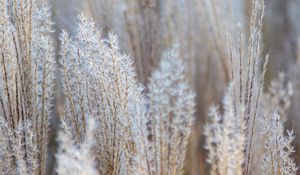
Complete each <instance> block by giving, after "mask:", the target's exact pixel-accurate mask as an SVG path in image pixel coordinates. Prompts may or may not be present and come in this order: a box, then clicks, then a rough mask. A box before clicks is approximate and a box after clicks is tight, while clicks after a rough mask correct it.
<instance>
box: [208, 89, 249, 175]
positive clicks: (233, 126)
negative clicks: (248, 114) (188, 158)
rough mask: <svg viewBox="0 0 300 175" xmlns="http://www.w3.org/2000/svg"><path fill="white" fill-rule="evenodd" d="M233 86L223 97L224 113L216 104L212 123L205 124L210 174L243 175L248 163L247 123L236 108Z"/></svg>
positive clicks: (211, 113)
mask: <svg viewBox="0 0 300 175" xmlns="http://www.w3.org/2000/svg"><path fill="white" fill-rule="evenodd" d="M232 88H233V86H232V85H231V86H230V87H229V88H228V90H227V92H226V94H225V97H224V99H223V111H224V112H223V114H220V112H219V109H218V108H217V107H214V106H213V107H211V108H210V112H209V116H210V119H211V123H209V124H206V126H205V129H204V134H205V136H206V146H205V148H206V149H207V150H208V157H207V162H208V163H209V164H210V166H211V167H210V174H212V175H217V174H235V175H241V174H243V172H244V170H243V164H244V163H245V155H244V152H245V143H246V142H245V141H246V126H245V124H246V122H245V119H244V118H243V117H242V116H241V115H240V114H241V113H242V112H241V111H236V109H235V107H234V103H233V102H234V96H233V89H232Z"/></svg>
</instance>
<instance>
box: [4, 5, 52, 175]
mask: <svg viewBox="0 0 300 175" xmlns="http://www.w3.org/2000/svg"><path fill="white" fill-rule="evenodd" d="M15 12H17V13H15ZM50 16H51V15H50V13H49V9H48V8H47V7H42V8H41V9H37V7H36V6H35V5H34V4H33V3H30V1H26V0H25V1H18V0H17V1H14V2H12V1H1V2H0V79H1V81H0V118H1V119H0V120H1V124H0V127H1V151H0V166H1V167H0V168H1V170H0V171H1V172H7V173H8V174H45V168H46V157H47V156H46V151H47V146H46V145H47V132H48V117H49V115H50V112H51V106H52V103H51V102H52V86H53V77H54V74H53V65H54V56H53V55H54V52H53V47H52V39H51V33H52V30H51V25H52V23H51V20H50Z"/></svg>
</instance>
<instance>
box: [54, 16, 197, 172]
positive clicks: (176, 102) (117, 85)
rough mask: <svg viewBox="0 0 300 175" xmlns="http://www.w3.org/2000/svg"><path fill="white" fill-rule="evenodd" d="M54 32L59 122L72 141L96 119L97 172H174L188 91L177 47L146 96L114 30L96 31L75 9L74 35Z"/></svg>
mask: <svg viewBox="0 0 300 175" xmlns="http://www.w3.org/2000/svg"><path fill="white" fill-rule="evenodd" d="M60 40H61V42H62V47H61V52H60V55H61V59H60V60H61V64H62V69H61V73H62V76H63V77H64V78H63V88H64V93H65V96H66V102H65V107H64V110H63V111H64V113H63V116H62V118H63V121H64V122H65V123H66V127H65V129H68V130H69V131H70V133H71V138H72V139H73V140H74V142H75V143H77V144H79V143H80V142H82V140H83V139H84V137H85V136H84V135H83V133H84V131H85V130H86V129H87V128H86V116H87V115H89V116H92V117H93V118H94V119H95V123H96V124H95V125H96V129H95V130H94V132H93V133H94V135H95V140H96V143H95V146H94V147H93V153H94V155H95V157H96V161H97V169H98V172H99V174H112V175H114V174H161V173H162V174H164V173H169V174H181V173H182V167H183V162H184V159H185V150H186V145H187V141H188V137H189V133H190V131H191V125H192V120H193V112H194V94H193V93H192V91H191V90H190V87H189V85H188V83H187V81H186V77H185V66H184V65H183V63H182V62H181V60H180V59H179V56H178V52H177V50H176V49H174V50H172V51H169V52H166V54H165V55H164V59H163V60H162V62H161V64H160V67H159V68H158V69H157V70H156V71H154V73H153V74H152V77H151V78H150V82H151V83H150V85H149V87H148V89H149V93H148V94H147V97H146V98H145V97H143V95H142V91H143V88H141V87H140V86H139V85H138V83H137V82H136V80H135V71H134V69H133V65H132V61H131V59H130V58H129V57H128V56H126V55H124V54H123V53H122V52H121V51H120V49H119V46H118V41H117V38H116V36H115V35H113V34H109V35H108V37H107V38H103V37H101V35H100V32H99V30H98V29H97V27H96V25H95V24H94V22H93V21H92V20H90V19H88V18H86V17H84V15H81V16H80V17H79V23H78V34H77V36H75V37H74V38H69V37H68V35H67V33H65V32H63V33H62V35H61V37H60ZM103 160H105V161H103Z"/></svg>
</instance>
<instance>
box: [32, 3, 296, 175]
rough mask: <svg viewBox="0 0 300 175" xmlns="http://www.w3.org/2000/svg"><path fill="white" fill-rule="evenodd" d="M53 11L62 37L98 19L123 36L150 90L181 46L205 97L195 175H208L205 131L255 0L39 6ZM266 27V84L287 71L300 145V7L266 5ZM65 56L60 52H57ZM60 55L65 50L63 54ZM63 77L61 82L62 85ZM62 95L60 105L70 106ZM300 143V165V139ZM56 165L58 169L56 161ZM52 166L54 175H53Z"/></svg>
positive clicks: (192, 160) (200, 103)
mask: <svg viewBox="0 0 300 175" xmlns="http://www.w3.org/2000/svg"><path fill="white" fill-rule="evenodd" d="M37 1H38V3H40V4H42V3H45V1H46V2H47V3H48V4H50V6H51V11H52V16H53V21H54V30H55V33H54V38H56V43H55V44H56V48H59V42H58V37H59V33H60V32H61V31H62V30H66V31H67V32H68V33H70V35H72V34H75V33H76V29H77V27H76V21H77V16H78V15H79V14H80V13H85V14H86V15H88V16H90V17H92V18H93V19H94V20H95V22H96V23H97V25H98V26H99V28H100V29H101V30H102V34H103V35H104V36H105V35H107V34H108V32H115V33H116V34H117V35H118V37H119V39H120V45H121V47H122V50H123V51H124V52H125V53H127V54H128V55H130V57H132V58H133V60H134V63H135V66H136V71H137V78H138V80H139V81H140V83H144V84H147V82H148V77H149V75H150V73H151V71H152V70H153V69H154V68H155V67H156V66H157V64H158V62H159V60H160V57H161V54H162V52H163V51H164V50H166V49H168V48H170V47H172V46H173V45H174V44H178V45H179V46H180V55H181V59H183V60H184V61H185V62H186V64H187V66H188V70H189V75H188V79H189V80H190V83H191V84H192V85H193V86H194V89H195V91H196V93H197V106H196V108H197V112H196V114H195V119H196V123H195V126H194V129H193V134H192V136H191V138H190V144H189V151H188V155H187V157H188V159H187V163H186V174H187V175H204V174H207V166H206V162H205V153H206V152H205V150H204V148H203V145H204V137H203V135H202V130H203V125H204V124H205V121H206V118H207V117H206V116H207V115H206V114H207V110H208V107H209V106H210V105H211V104H212V103H214V104H218V103H220V100H221V98H222V95H223V91H224V90H225V89H226V88H225V87H226V84H227V82H228V81H229V79H230V78H229V69H230V67H229V60H228V58H227V57H226V55H228V54H226V53H227V52H228V48H229V46H228V43H227V42H226V41H227V37H228V35H231V36H232V37H233V38H235V37H238V33H239V32H242V33H243V35H244V36H245V37H247V33H248V28H249V18H250V15H251V7H252V0H226V1H224V0H49V1H47V0H37ZM265 5H266V11H265V12H266V13H265V18H264V25H263V43H262V45H263V53H264V54H270V64H269V67H268V72H267V76H266V85H267V84H268V82H269V81H270V80H271V79H272V78H273V77H275V76H277V74H278V73H279V72H284V73H285V74H286V77H287V78H288V79H289V80H290V81H291V82H292V83H293V96H292V100H291V107H290V110H289V113H288V116H287V118H288V122H287V124H288V128H293V129H294V130H295V132H296V137H297V138H300V106H299V105H300V69H299V68H300V56H299V54H300V45H299V44H300V10H299V8H300V0H266V2H265ZM57 50H58V49H57ZM57 52H58V51H57ZM58 82H59V77H57V86H58V84H59V83H58ZM56 89H57V93H56V94H57V96H56V103H57V105H56V106H59V105H60V104H62V103H63V98H62V96H61V92H60V91H59V89H60V88H56ZM58 112H59V110H58V109H57V110H56V112H54V114H53V117H52V120H51V131H50V134H51V141H50V143H49V144H50V149H49V150H50V153H52V154H53V153H55V151H56V144H55V136H56V130H57V128H58V123H59V119H58V118H57V116H58V115H57V113H58ZM296 140H298V141H297V142H296V143H295V146H296V148H297V152H298V154H295V157H296V158H297V162H300V154H299V152H300V151H299V149H300V139H296ZM50 159H51V160H50V162H53V166H54V165H55V163H54V162H55V159H54V157H50ZM53 166H52V167H51V166H50V169H49V174H51V172H53V171H51V169H52V168H53Z"/></svg>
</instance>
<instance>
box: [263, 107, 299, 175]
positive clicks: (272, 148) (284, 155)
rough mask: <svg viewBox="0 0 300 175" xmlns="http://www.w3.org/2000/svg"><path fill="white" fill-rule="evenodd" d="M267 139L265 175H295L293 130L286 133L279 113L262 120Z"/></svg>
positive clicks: (264, 161) (264, 163)
mask: <svg viewBox="0 0 300 175" xmlns="http://www.w3.org/2000/svg"><path fill="white" fill-rule="evenodd" d="M262 122H263V125H264V130H263V131H264V135H265V139H266V143H265V147H264V148H265V154H264V159H263V174H265V175H267V174H272V175H273V174H274V175H275V174H280V175H295V174H296V172H297V167H296V164H295V161H294V160H293V158H292V154H293V153H294V152H295V149H294V147H293V142H294V140H295V136H294V133H293V130H291V131H287V134H285V133H284V131H285V129H284V125H283V120H282V119H281V118H280V115H279V113H278V112H275V113H274V114H272V115H269V116H264V117H263V118H262Z"/></svg>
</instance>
